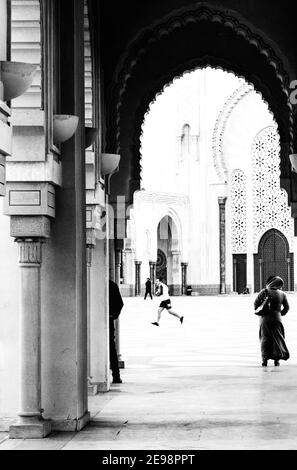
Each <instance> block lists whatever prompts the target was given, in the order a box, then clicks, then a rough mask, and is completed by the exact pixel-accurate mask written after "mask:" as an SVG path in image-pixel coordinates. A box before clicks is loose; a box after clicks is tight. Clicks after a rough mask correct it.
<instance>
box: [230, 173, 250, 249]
mask: <svg viewBox="0 0 297 470" xmlns="http://www.w3.org/2000/svg"><path fill="white" fill-rule="evenodd" d="M246 191H247V188H246V176H245V174H244V172H243V171H242V170H234V171H233V172H232V175H231V243H232V253H246V251H247V232H246V229H247V226H246V216H247V210H246Z"/></svg>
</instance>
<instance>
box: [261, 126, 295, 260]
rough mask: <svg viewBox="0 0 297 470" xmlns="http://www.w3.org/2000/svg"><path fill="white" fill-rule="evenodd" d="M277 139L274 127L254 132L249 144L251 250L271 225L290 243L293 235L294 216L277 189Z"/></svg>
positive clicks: (278, 160) (281, 192)
mask: <svg viewBox="0 0 297 470" xmlns="http://www.w3.org/2000/svg"><path fill="white" fill-rule="evenodd" d="M279 178H280V141H279V135H278V131H277V127H276V126H269V127H266V128H265V129H263V130H262V131H261V132H259V133H258V134H257V136H256V137H255V139H254V142H253V145H252V185H253V234H254V237H253V249H254V253H256V252H257V251H258V243H259V240H260V238H261V237H262V235H263V234H264V233H265V232H266V231H267V230H269V229H271V228H276V229H278V230H279V231H280V232H282V233H283V234H284V235H285V236H286V237H287V240H288V242H289V243H292V241H293V237H294V219H293V218H292V217H291V210H290V207H289V206H288V195H287V193H286V191H285V190H284V189H281V188H280V183H279Z"/></svg>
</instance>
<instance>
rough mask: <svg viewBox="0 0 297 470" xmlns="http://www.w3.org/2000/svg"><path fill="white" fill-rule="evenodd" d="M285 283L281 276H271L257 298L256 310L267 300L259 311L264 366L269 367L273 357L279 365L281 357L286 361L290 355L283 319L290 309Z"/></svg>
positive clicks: (275, 363)
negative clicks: (284, 288)
mask: <svg viewBox="0 0 297 470" xmlns="http://www.w3.org/2000/svg"><path fill="white" fill-rule="evenodd" d="M283 285H284V281H283V280H282V278H281V277H278V276H270V277H269V278H268V279H267V283H266V287H265V289H262V290H261V292H260V293H259V294H258V296H257V298H256V300H255V310H256V309H258V308H259V307H261V306H263V302H264V301H265V306H263V307H262V310H261V312H259V313H258V314H259V315H260V330H259V338H260V343H261V353H262V366H263V367H267V364H268V360H269V359H273V360H274V365H275V366H279V365H280V364H279V361H280V359H282V360H284V361H286V360H287V359H289V357H290V354H289V351H288V349H287V346H286V343H285V330H284V327H283V324H282V320H281V317H282V316H283V315H286V313H287V312H288V310H289V303H288V300H287V296H286V294H285V293H284V292H283V291H282V288H283ZM282 306H283V309H282ZM255 313H256V312H255Z"/></svg>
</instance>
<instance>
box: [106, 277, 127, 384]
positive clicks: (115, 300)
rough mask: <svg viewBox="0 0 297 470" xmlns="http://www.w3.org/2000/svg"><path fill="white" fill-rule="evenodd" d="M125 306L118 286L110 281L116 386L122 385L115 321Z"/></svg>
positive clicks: (110, 347)
mask: <svg viewBox="0 0 297 470" xmlns="http://www.w3.org/2000/svg"><path fill="white" fill-rule="evenodd" d="M123 306H124V302H123V299H122V296H121V293H120V289H119V287H118V285H117V284H116V283H115V282H113V281H111V280H109V357H110V368H111V371H112V378H113V380H112V383H114V384H120V383H122V379H121V376H120V369H119V361H118V354H117V350H116V344H115V329H114V320H116V319H117V318H118V317H119V315H120V313H121V310H122V308H123Z"/></svg>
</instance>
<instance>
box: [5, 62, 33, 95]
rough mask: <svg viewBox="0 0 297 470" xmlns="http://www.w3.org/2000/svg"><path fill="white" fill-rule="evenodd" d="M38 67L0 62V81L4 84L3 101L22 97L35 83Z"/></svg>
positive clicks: (23, 63)
mask: <svg viewBox="0 0 297 470" xmlns="http://www.w3.org/2000/svg"><path fill="white" fill-rule="evenodd" d="M36 69H37V66H36V65H32V64H27V63H25V62H9V61H4V60H1V61H0V81H1V82H2V83H3V101H10V100H12V99H13V98H16V97H17V96H20V95H22V94H23V93H25V91H26V90H27V89H28V88H29V87H30V85H31V84H32V82H33V78H34V74H35V72H36Z"/></svg>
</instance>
